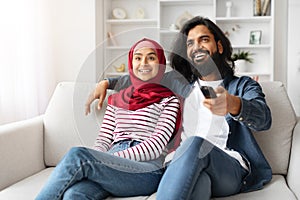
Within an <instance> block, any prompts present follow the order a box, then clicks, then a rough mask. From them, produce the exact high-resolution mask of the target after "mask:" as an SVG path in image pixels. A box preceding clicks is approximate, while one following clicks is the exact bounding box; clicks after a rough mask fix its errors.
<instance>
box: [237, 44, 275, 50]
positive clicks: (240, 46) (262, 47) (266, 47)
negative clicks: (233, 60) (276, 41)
mask: <svg viewBox="0 0 300 200" xmlns="http://www.w3.org/2000/svg"><path fill="white" fill-rule="evenodd" d="M232 48H234V49H269V48H271V45H268V44H259V45H253V44H246V45H232Z"/></svg>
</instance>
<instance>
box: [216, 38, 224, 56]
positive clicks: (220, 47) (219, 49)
mask: <svg viewBox="0 0 300 200" xmlns="http://www.w3.org/2000/svg"><path fill="white" fill-rule="evenodd" d="M217 47H218V51H219V54H222V53H223V45H222V42H221V40H219V41H218V42H217Z"/></svg>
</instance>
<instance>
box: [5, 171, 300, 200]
mask: <svg viewBox="0 0 300 200" xmlns="http://www.w3.org/2000/svg"><path fill="white" fill-rule="evenodd" d="M53 169H54V168H53V167H51V168H47V169H45V170H42V171H41V172H39V173H37V174H35V175H33V176H31V177H28V178H26V179H24V180H22V181H20V182H18V183H16V184H14V185H12V186H10V187H8V188H6V189H4V190H2V191H1V192H0V200H7V199H9V200H20V199H22V200H32V199H34V198H35V196H36V195H37V194H38V192H39V191H40V190H41V188H42V186H43V185H44V183H45V182H46V180H47V178H48V177H49V175H50V173H51V172H52V170H53ZM155 199H156V195H155V194H153V195H151V196H149V197H147V196H145V197H142V196H139V197H128V198H117V197H109V198H107V200H155ZM214 199H215V200H229V199H230V200H235V199H236V200H241V199H243V200H255V199H257V200H260V199H264V200H277V199H278V200H282V199H289V200H293V199H295V200H296V197H295V195H294V194H293V192H291V191H290V190H289V188H288V186H287V184H286V181H285V179H284V177H283V176H281V175H274V176H273V179H272V181H271V182H270V183H269V184H267V185H266V186H265V188H264V189H263V190H259V191H254V192H249V193H242V194H238V195H235V196H230V197H224V198H214Z"/></svg>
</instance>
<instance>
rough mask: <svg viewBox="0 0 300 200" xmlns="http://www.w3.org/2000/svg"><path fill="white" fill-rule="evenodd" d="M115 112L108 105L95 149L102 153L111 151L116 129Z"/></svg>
mask: <svg viewBox="0 0 300 200" xmlns="http://www.w3.org/2000/svg"><path fill="white" fill-rule="evenodd" d="M115 122H116V120H115V111H114V109H113V108H112V107H111V106H110V105H108V106H107V108H106V111H105V114H104V117H103V121H102V124H101V128H100V132H99V134H98V137H97V138H96V141H95V144H94V149H95V150H98V151H102V152H106V151H108V150H109V148H110V145H111V144H112V142H113V133H114V130H115V127H116V123H115Z"/></svg>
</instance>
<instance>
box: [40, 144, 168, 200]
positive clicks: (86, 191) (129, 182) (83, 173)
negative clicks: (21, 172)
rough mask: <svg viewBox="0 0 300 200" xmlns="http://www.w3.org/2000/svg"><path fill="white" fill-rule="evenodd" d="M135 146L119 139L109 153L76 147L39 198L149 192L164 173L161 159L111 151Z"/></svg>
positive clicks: (60, 165) (80, 198)
mask: <svg viewBox="0 0 300 200" xmlns="http://www.w3.org/2000/svg"><path fill="white" fill-rule="evenodd" d="M132 145H135V144H134V142H132V141H125V142H120V143H118V144H117V145H115V146H114V147H113V148H112V150H111V151H110V152H109V153H103V152H99V151H95V150H93V149H89V148H85V147H73V148H72V149H70V151H69V152H68V153H67V154H66V155H65V156H64V157H63V159H62V160H61V161H60V163H59V164H58V165H57V166H56V168H55V169H54V171H53V172H52V173H51V175H50V177H49V179H48V181H47V183H46V184H45V186H44V187H43V189H42V190H41V192H40V193H39V195H38V196H37V197H36V199H37V200H47V199H49V200H55V199H70V200H77V199H78V200H84V199H95V200H96V199H105V198H106V197H108V196H110V195H112V196H120V197H126V196H127V197H129V196H139V195H150V194H152V193H154V192H155V191H156V190H157V187H158V184H159V181H160V179H161V177H162V175H163V172H164V169H163V168H162V161H161V160H160V159H157V160H153V161H149V162H137V161H132V160H129V159H124V158H120V157H117V156H114V155H111V154H110V153H112V152H115V151H119V150H122V149H125V148H128V147H130V146H132Z"/></svg>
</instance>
